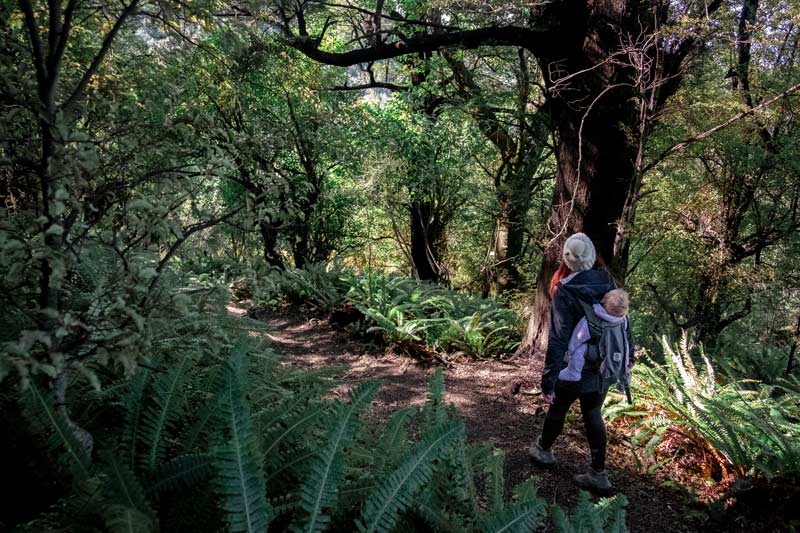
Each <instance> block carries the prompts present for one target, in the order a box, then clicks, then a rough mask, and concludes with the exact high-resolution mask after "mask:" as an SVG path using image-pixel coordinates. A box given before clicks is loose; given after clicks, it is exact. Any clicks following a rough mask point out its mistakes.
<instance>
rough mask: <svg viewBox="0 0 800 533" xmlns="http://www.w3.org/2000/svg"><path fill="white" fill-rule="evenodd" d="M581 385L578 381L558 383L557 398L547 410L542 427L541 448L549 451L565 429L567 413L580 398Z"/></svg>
mask: <svg viewBox="0 0 800 533" xmlns="http://www.w3.org/2000/svg"><path fill="white" fill-rule="evenodd" d="M579 391H580V385H579V384H578V382H577V381H560V380H559V381H558V382H557V383H556V390H555V398H554V399H553V405H551V406H550V408H549V409H548V410H547V415H546V416H545V417H544V426H543V427H542V436H541V439H540V441H539V444H540V446H541V447H542V448H543V449H545V450H549V449H550V447H551V446H553V443H554V442H555V441H556V438H557V437H558V436H559V435H560V434H561V430H562V429H564V420H565V419H566V418H567V411H569V407H570V406H571V405H572V402H574V401H575V400H576V399H577V398H578V393H579Z"/></svg>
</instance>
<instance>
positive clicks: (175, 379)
mask: <svg viewBox="0 0 800 533" xmlns="http://www.w3.org/2000/svg"><path fill="white" fill-rule="evenodd" d="M190 363H191V357H190V356H189V355H184V356H183V357H182V358H181V360H180V362H179V364H178V366H176V367H173V368H171V369H170V370H168V371H167V372H166V373H165V374H164V375H162V376H161V377H160V378H159V379H157V380H156V381H155V383H154V384H153V390H152V396H151V402H150V404H149V405H148V407H147V408H146V409H145V410H144V411H143V412H142V414H141V417H142V421H141V430H140V435H141V437H140V440H141V443H142V445H143V446H144V448H145V450H144V465H145V468H146V469H147V470H153V469H154V468H155V467H156V464H157V463H158V462H159V461H160V460H161V459H162V458H163V456H164V451H165V447H166V437H167V431H168V430H169V429H170V428H171V427H172V425H173V424H174V422H175V421H176V419H177V418H178V416H179V415H180V410H181V407H182V405H183V400H184V397H185V391H184V389H183V383H184V379H185V378H186V373H187V371H188V370H189V368H190V367H191V364H190Z"/></svg>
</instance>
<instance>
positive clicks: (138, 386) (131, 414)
mask: <svg viewBox="0 0 800 533" xmlns="http://www.w3.org/2000/svg"><path fill="white" fill-rule="evenodd" d="M149 376H150V369H148V368H145V367H139V368H138V369H137V371H136V374H135V375H134V376H133V378H131V380H130V383H129V387H128V393H127V394H126V397H125V428H124V430H123V433H122V448H123V450H125V452H126V455H127V461H126V463H127V465H128V466H129V467H131V468H133V467H134V466H135V465H136V449H137V448H136V443H137V440H138V439H139V435H140V424H141V420H142V411H143V410H144V406H145V405H146V403H147V402H146V401H145V395H144V393H145V389H146V388H147V382H148V378H149Z"/></svg>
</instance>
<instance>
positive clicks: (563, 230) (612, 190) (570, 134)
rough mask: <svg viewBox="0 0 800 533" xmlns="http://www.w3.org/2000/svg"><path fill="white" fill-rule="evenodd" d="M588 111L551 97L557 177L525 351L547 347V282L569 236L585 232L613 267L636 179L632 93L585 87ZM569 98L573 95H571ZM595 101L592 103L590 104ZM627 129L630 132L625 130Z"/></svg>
mask: <svg viewBox="0 0 800 533" xmlns="http://www.w3.org/2000/svg"><path fill="white" fill-rule="evenodd" d="M581 92H582V94H585V95H586V98H585V100H584V101H586V100H588V102H589V108H585V109H584V110H582V111H581V110H577V112H576V110H575V109H574V108H573V107H572V105H571V104H572V102H571V101H570V100H567V99H565V98H561V97H560V96H555V97H551V99H550V110H551V113H552V114H553V115H552V116H553V118H554V122H555V124H556V125H557V129H558V141H557V145H556V150H557V153H556V157H557V160H558V173H557V174H556V185H555V191H554V193H553V201H552V204H551V211H550V221H549V222H548V226H547V230H546V231H547V234H546V235H545V236H544V239H545V250H544V254H543V257H542V264H541V267H540V269H539V274H538V276H537V280H536V295H535V299H534V308H533V313H532V315H531V318H530V321H529V323H528V329H527V331H526V333H525V336H524V338H523V341H522V344H521V345H520V352H521V353H530V352H531V351H537V350H543V349H544V347H545V346H546V344H547V333H548V322H549V316H548V315H549V307H550V295H549V294H548V286H549V280H550V278H551V277H552V276H553V274H554V273H555V271H556V269H557V268H558V265H559V263H560V262H561V248H562V246H563V244H564V241H565V240H566V238H567V237H569V236H570V235H571V234H573V233H575V232H578V231H582V232H584V233H586V234H587V235H588V236H589V237H590V238H591V239H592V242H593V243H594V245H595V248H596V249H597V257H598V261H600V262H601V264H605V265H610V264H611V260H612V259H615V258H614V241H615V238H616V235H617V228H616V223H617V220H618V219H620V217H622V214H623V209H624V206H625V201H626V198H627V195H626V194H625V191H628V190H630V189H631V187H630V185H631V183H632V182H633V180H634V179H635V171H634V164H633V163H634V160H635V155H636V145H637V143H636V142H634V141H632V140H631V138H630V132H631V131H636V128H635V125H636V120H635V115H634V114H633V113H632V111H633V109H632V106H631V105H630V103H629V100H630V98H631V97H632V95H631V94H630V91H629V90H625V89H623V88H619V89H617V90H606V91H603V90H602V89H601V88H599V87H598V88H595V90H591V87H584V88H583V91H581ZM569 97H570V98H571V99H574V98H576V95H575V93H569ZM592 102H594V105H591V103H592ZM626 125H627V126H628V127H627V128H626V127H625V126H626ZM625 265H627V258H622V257H620V258H616V260H615V261H614V266H615V267H617V268H616V269H615V272H613V273H614V274H615V276H616V277H617V279H618V280H619V281H620V282H621V281H623V280H624V275H625Z"/></svg>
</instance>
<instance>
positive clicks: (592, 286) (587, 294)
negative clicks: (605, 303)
mask: <svg viewBox="0 0 800 533" xmlns="http://www.w3.org/2000/svg"><path fill="white" fill-rule="evenodd" d="M561 288H563V289H567V290H568V291H569V292H571V293H572V294H574V295H575V296H576V297H578V298H580V299H581V300H583V301H584V302H586V303H589V304H596V303H599V302H600V300H601V299H602V298H603V295H604V294H605V293H607V292H608V291H612V290H614V289H616V288H617V284H616V283H614V280H613V279H612V278H611V274H609V273H608V272H606V271H605V270H599V269H595V270H586V271H584V272H578V273H576V274H572V275H571V276H567V277H566V278H564V279H563V280H561ZM559 290H560V289H559Z"/></svg>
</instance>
